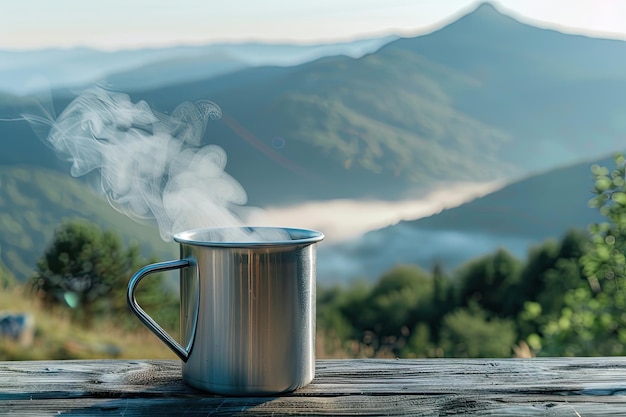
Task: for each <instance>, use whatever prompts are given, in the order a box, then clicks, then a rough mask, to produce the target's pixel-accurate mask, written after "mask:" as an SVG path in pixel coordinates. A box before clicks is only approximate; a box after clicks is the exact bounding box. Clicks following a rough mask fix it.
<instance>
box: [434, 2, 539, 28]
mask: <svg viewBox="0 0 626 417" xmlns="http://www.w3.org/2000/svg"><path fill="white" fill-rule="evenodd" d="M448 27H449V28H451V27H454V28H456V29H457V30H461V31H462V32H465V33H476V32H479V33H490V34H494V35H495V34H498V35H502V34H504V33H510V31H517V30H519V29H521V28H523V27H527V25H526V24H523V23H521V22H520V21H518V20H517V19H515V18H514V17H511V16H509V15H508V14H505V13H502V12H501V11H500V10H498V8H497V7H496V6H494V4H493V3H491V2H483V3H480V4H479V5H478V6H476V8H475V9H474V10H472V11H470V12H469V13H467V14H465V15H463V16H461V17H460V18H458V19H457V20H456V21H454V22H452V23H450V24H449V25H448V26H447V27H446V28H448ZM446 28H443V29H444V30H445V29H446Z"/></svg>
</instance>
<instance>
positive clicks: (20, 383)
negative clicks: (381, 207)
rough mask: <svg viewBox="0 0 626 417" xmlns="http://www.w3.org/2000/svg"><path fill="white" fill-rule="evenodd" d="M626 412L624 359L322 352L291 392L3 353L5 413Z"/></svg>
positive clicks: (158, 370)
mask: <svg viewBox="0 0 626 417" xmlns="http://www.w3.org/2000/svg"><path fill="white" fill-rule="evenodd" d="M9 414H10V415H59V414H71V415H110V416H113V415H125V416H133V415H155V416H164V415H168V416H172V415H182V414H184V415H189V416H194V415H203V416H206V415H215V416H220V415H242V416H246V415H256V416H265V415H423V416H439V415H468V414H472V415H503V416H504V415H506V416H533V415H546V416H577V415H580V416H588V415H624V414H626V358H558V359H542V358H535V359H505V360H480V359H470V360H464V359H425V360H324V361H318V362H317V376H316V378H315V380H314V381H313V383H312V384H311V385H309V386H308V387H305V388H303V389H301V390H299V391H297V392H295V393H291V394H286V395H283V396H273V397H257V398H237V397H219V396H214V395H211V394H208V393H204V392H201V391H197V390H194V389H192V388H190V387H188V386H186V385H185V384H184V383H183V381H182V378H181V374H180V363H179V362H178V361H116V360H97V361H41V362H39V361H34V362H0V415H9Z"/></svg>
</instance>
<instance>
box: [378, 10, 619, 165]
mask: <svg viewBox="0 0 626 417" xmlns="http://www.w3.org/2000/svg"><path fill="white" fill-rule="evenodd" d="M398 51H411V52H413V53H415V54H418V55H420V56H422V57H424V58H425V59H428V60H431V61H434V62H437V63H438V64H440V65H442V66H443V67H445V68H447V69H449V70H453V71H458V72H460V73H462V74H464V75H465V76H466V77H467V78H469V79H470V80H472V83H467V84H466V85H464V86H459V85H457V84H451V83H448V84H443V83H442V84H440V85H441V87H442V88H443V89H444V91H446V92H448V93H449V94H451V95H452V96H453V97H454V103H455V108H456V109H457V110H458V111H460V112H462V113H464V114H466V115H467V116H469V117H472V118H475V119H477V120H479V121H480V122H482V123H485V124H487V125H489V126H492V127H493V128H495V129H500V130H502V131H504V132H506V133H508V134H509V135H510V137H511V141H510V142H509V145H510V146H507V147H504V148H502V150H503V152H502V153H501V154H500V155H499V157H501V158H503V160H505V161H510V162H512V163H514V164H515V165H517V166H519V165H523V166H525V167H528V168H530V169H533V170H542V169H549V168H551V167H554V166H558V165H559V164H568V163H572V162H575V161H577V160H580V159H581V158H585V157H586V158H589V157H597V158H600V157H601V156H602V155H604V154H606V153H608V152H611V151H613V150H615V149H619V148H621V147H622V138H623V135H624V133H625V126H624V125H622V124H620V123H619V122H618V121H617V120H619V119H620V118H621V117H622V115H623V113H624V110H625V108H624V105H623V97H624V95H625V94H626V43H625V42H623V41H619V40H608V39H596V38H590V37H586V36H579V35H569V34H563V33H560V32H557V31H555V30H549V29H540V28H537V27H533V26H530V25H527V24H524V23H521V22H519V21H517V20H515V19H514V18H512V17H509V16H506V15H503V14H502V13H500V12H499V11H498V10H497V9H496V8H495V7H494V6H492V5H491V4H489V3H483V4H481V5H480V6H479V7H477V8H476V10H474V11H473V12H472V13H469V14H467V15H465V16H463V17H461V18H460V19H458V20H456V21H455V22H453V23H451V24H450V25H448V26H446V27H444V28H442V29H440V30H438V31H435V32H433V33H430V34H428V35H425V36H420V37H416V38H408V39H400V40H398V41H396V42H393V43H391V44H389V45H387V46H386V47H384V48H382V49H381V50H380V52H379V54H380V55H383V56H384V55H385V54H392V53H397V52H398ZM468 86H469V87H468Z"/></svg>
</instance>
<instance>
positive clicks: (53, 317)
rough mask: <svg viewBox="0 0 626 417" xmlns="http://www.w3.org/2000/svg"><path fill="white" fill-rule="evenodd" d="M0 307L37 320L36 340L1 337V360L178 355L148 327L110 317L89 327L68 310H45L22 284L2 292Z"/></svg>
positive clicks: (151, 357) (137, 357) (157, 357)
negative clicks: (130, 326)
mask: <svg viewBox="0 0 626 417" xmlns="http://www.w3.org/2000/svg"><path fill="white" fill-rule="evenodd" d="M0 311H6V312H12V313H24V312H29V313H31V314H32V315H33V317H34V322H35V334H34V339H33V341H32V344H28V345H22V344H20V343H18V342H16V341H13V340H10V339H0V360H44V359H109V358H117V359H175V358H176V355H175V354H174V353H173V352H171V351H170V350H169V349H168V348H167V347H166V346H165V345H164V344H163V343H162V342H161V341H159V340H158V339H157V337H156V336H154V335H153V334H152V333H150V331H148V330H147V329H144V328H134V329H132V330H124V329H123V328H122V327H118V326H116V325H115V323H111V322H110V321H108V320H101V321H99V322H96V323H95V324H94V325H93V327H92V328H89V329H85V328H83V327H82V326H80V325H79V324H77V323H75V322H74V321H73V320H72V319H71V317H70V315H69V314H68V312H67V311H53V312H51V311H48V310H44V309H43V308H42V307H41V306H40V305H39V303H38V302H37V301H36V300H35V299H33V297H31V296H29V295H28V294H26V293H25V291H24V289H23V288H22V287H21V286H15V287H13V288H9V289H3V290H2V291H1V292H0ZM128 314H129V315H130V314H131V313H130V312H129V313H128Z"/></svg>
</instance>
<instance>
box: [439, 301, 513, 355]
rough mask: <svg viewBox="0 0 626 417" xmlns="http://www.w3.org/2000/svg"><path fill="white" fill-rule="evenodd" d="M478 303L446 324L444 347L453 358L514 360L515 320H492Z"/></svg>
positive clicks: (471, 305)
mask: <svg viewBox="0 0 626 417" xmlns="http://www.w3.org/2000/svg"><path fill="white" fill-rule="evenodd" d="M489 315H490V314H488V313H487V312H486V311H484V310H482V309H481V308H480V307H478V305H477V304H475V303H470V305H469V306H468V307H467V308H463V309H459V310H457V311H454V312H453V313H450V314H449V315H447V316H446V317H445V319H444V320H443V326H442V329H441V347H442V349H443V351H444V352H445V354H446V356H449V357H469V358H479V357H494V358H495V357H510V356H511V353H512V348H513V346H514V344H515V342H516V341H517V334H516V332H515V326H514V323H513V321H512V320H509V319H500V318H494V317H492V318H488V316H489Z"/></svg>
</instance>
